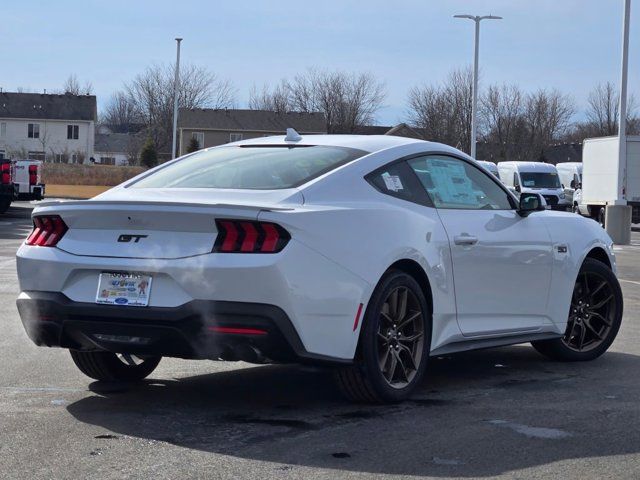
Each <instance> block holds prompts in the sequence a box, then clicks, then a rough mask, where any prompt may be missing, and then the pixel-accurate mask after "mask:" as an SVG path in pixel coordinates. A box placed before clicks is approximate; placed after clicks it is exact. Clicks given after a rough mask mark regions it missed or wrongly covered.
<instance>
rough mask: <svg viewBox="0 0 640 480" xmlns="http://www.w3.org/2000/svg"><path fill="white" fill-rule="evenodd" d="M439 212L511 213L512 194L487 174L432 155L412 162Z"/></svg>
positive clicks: (410, 162) (471, 166)
mask: <svg viewBox="0 0 640 480" xmlns="http://www.w3.org/2000/svg"><path fill="white" fill-rule="evenodd" d="M408 163H409V165H410V166H411V168H412V169H413V171H414V172H415V173H416V175H417V176H418V178H419V179H420V182H421V183H422V185H423V187H424V188H425V190H426V191H427V193H428V194H429V197H430V198H431V200H432V202H433V204H434V206H435V207H436V208H450V209H463V210H511V209H512V208H513V207H512V205H511V202H510V201H509V196H508V194H507V193H506V192H505V191H504V190H503V189H502V188H501V187H500V186H498V184H497V183H496V181H495V180H493V179H492V178H491V177H490V176H489V175H487V173H485V172H484V171H482V170H480V169H479V168H477V167H475V166H474V165H471V164H470V163H467V162H465V161H463V160H460V159H457V158H454V157H447V156H438V155H430V156H427V157H419V158H414V159H412V160H409V162H408Z"/></svg>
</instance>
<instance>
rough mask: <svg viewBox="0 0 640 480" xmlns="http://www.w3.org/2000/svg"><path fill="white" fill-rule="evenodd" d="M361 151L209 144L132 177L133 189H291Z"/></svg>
mask: <svg viewBox="0 0 640 480" xmlns="http://www.w3.org/2000/svg"><path fill="white" fill-rule="evenodd" d="M366 153H367V152H364V151H362V150H356V149H352V148H342V147H327V146H312V147H271V146H269V147H226V148H214V149H211V150H208V151H202V152H198V153H195V154H193V155H191V156H189V157H186V158H185V159H184V160H179V161H177V162H175V163H173V164H171V165H168V166H166V167H165V168H162V169H160V170H158V171H157V172H155V173H152V174H151V175H149V176H147V177H145V178H142V179H141V180H139V181H137V182H136V183H134V184H133V185H132V187H133V188H229V189H248V190H277V189H283V188H293V187H297V186H300V185H302V184H304V183H306V182H308V181H310V180H312V179H314V178H316V177H319V176H320V175H323V174H324V173H327V172H329V171H331V170H333V169H335V168H338V167H340V166H341V165H344V164H346V163H349V162H351V161H353V160H355V159H357V158H360V157H362V156H363V155H366Z"/></svg>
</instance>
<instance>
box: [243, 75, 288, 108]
mask: <svg viewBox="0 0 640 480" xmlns="http://www.w3.org/2000/svg"><path fill="white" fill-rule="evenodd" d="M249 108H250V109H251V110H269V111H272V112H278V113H284V112H289V111H291V110H293V102H292V101H291V86H290V85H289V82H287V80H281V81H280V83H279V84H278V85H276V86H275V87H274V88H273V89H270V88H269V87H268V86H267V85H263V87H262V89H261V90H258V89H257V87H256V86H255V85H254V86H253V87H252V88H251V92H250V93H249Z"/></svg>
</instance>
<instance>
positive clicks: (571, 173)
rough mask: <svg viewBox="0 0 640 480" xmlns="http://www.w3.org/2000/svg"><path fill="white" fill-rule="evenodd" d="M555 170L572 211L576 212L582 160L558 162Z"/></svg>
mask: <svg viewBox="0 0 640 480" xmlns="http://www.w3.org/2000/svg"><path fill="white" fill-rule="evenodd" d="M556 170H558V176H559V177H560V183H562V185H563V186H564V193H565V194H566V196H567V200H568V201H569V202H570V203H571V205H572V208H573V211H574V212H577V210H578V205H579V204H580V196H581V189H582V162H565V163H558V164H557V165H556Z"/></svg>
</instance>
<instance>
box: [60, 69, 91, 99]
mask: <svg viewBox="0 0 640 480" xmlns="http://www.w3.org/2000/svg"><path fill="white" fill-rule="evenodd" d="M62 93H70V94H71V95H92V94H93V84H92V83H91V82H89V81H86V82H85V83H84V85H82V86H80V82H79V81H78V77H77V76H76V75H75V74H71V75H69V77H68V78H67V79H66V80H65V82H64V85H63V86H62Z"/></svg>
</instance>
